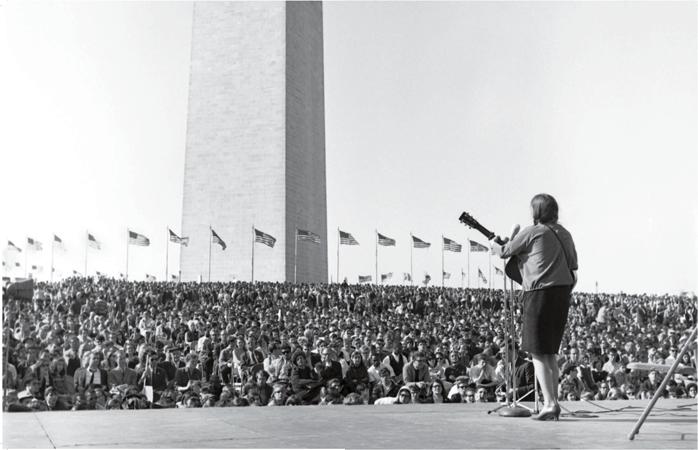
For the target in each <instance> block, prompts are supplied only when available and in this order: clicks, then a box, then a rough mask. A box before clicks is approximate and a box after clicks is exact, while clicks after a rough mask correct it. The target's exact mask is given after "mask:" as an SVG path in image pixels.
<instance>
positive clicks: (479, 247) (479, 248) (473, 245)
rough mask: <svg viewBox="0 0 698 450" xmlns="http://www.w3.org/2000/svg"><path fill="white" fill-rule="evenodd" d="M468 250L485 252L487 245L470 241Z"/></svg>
mask: <svg viewBox="0 0 698 450" xmlns="http://www.w3.org/2000/svg"><path fill="white" fill-rule="evenodd" d="M470 251H471V252H486V251H487V247H485V246H484V245H482V244H478V243H477V242H475V241H470Z"/></svg>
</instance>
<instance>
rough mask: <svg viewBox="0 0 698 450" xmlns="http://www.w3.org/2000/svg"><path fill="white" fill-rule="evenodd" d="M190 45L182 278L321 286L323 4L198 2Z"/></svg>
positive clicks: (324, 220)
mask: <svg viewBox="0 0 698 450" xmlns="http://www.w3.org/2000/svg"><path fill="white" fill-rule="evenodd" d="M191 45H192V48H191V74H190V80H189V107H188V108H189V109H188V118H187V138H186V157H185V169H184V199H183V208H182V229H181V233H182V234H181V236H184V237H189V238H190V239H189V246H188V247H183V248H182V249H181V253H180V255H181V256H180V268H181V271H182V281H192V280H197V279H199V277H201V279H203V280H204V281H206V280H208V278H209V261H210V279H211V281H214V280H215V281H231V280H240V281H250V280H251V279H252V276H253V266H252V261H253V256H254V280H255V281H293V280H294V262H295V263H296V268H297V269H296V277H297V281H298V282H327V277H328V267H327V240H328V236H327V193H326V177H325V106H324V103H325V100H324V70H323V32H322V3H320V2H200V3H196V4H195V5H194V14H193V26H192V44H191ZM253 227H254V228H256V229H258V230H260V231H262V232H264V233H266V234H268V235H271V236H273V237H274V238H276V243H275V245H274V247H273V248H270V247H268V246H266V245H264V244H261V243H256V244H254V237H253ZM296 227H298V228H299V229H301V230H307V231H310V232H312V233H315V234H317V235H319V236H320V238H321V240H322V243H321V244H319V245H318V244H314V243H312V242H307V241H301V242H298V243H297V244H298V245H297V246H296V241H295V239H296ZM211 228H212V229H213V230H214V231H215V232H216V234H217V235H218V236H220V238H221V239H222V240H223V241H224V242H225V243H226V244H227V248H226V249H225V250H223V249H222V248H221V246H220V245H217V244H212V245H211V244H210V239H211V233H210V231H209V230H210V229H211ZM296 249H297V254H296ZM253 252H254V253H253Z"/></svg>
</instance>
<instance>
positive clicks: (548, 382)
mask: <svg viewBox="0 0 698 450" xmlns="http://www.w3.org/2000/svg"><path fill="white" fill-rule="evenodd" d="M551 356H552V358H549V357H551ZM531 358H532V359H533V367H534V368H535V369H536V378H538V383H540V387H541V389H542V390H543V397H544V398H543V401H544V402H545V407H546V408H552V407H553V406H555V404H556V403H557V392H556V391H557V378H556V377H555V373H559V369H558V367H557V361H555V364H554V370H553V367H552V366H551V364H550V359H553V360H554V359H555V355H547V354H543V353H531Z"/></svg>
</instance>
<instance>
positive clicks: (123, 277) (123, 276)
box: [119, 272, 126, 280]
mask: <svg viewBox="0 0 698 450" xmlns="http://www.w3.org/2000/svg"><path fill="white" fill-rule="evenodd" d="M119 278H121V279H122V280H123V279H125V278H126V275H124V274H123V273H121V272H119Z"/></svg>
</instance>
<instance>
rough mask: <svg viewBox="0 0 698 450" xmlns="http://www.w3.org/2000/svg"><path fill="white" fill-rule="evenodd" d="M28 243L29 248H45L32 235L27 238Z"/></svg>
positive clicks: (38, 249)
mask: <svg viewBox="0 0 698 450" xmlns="http://www.w3.org/2000/svg"><path fill="white" fill-rule="evenodd" d="M27 245H28V246H29V248H32V249H34V250H37V251H41V250H43V248H42V247H41V242H39V241H35V240H34V239H32V238H30V237H28V238H27Z"/></svg>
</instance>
